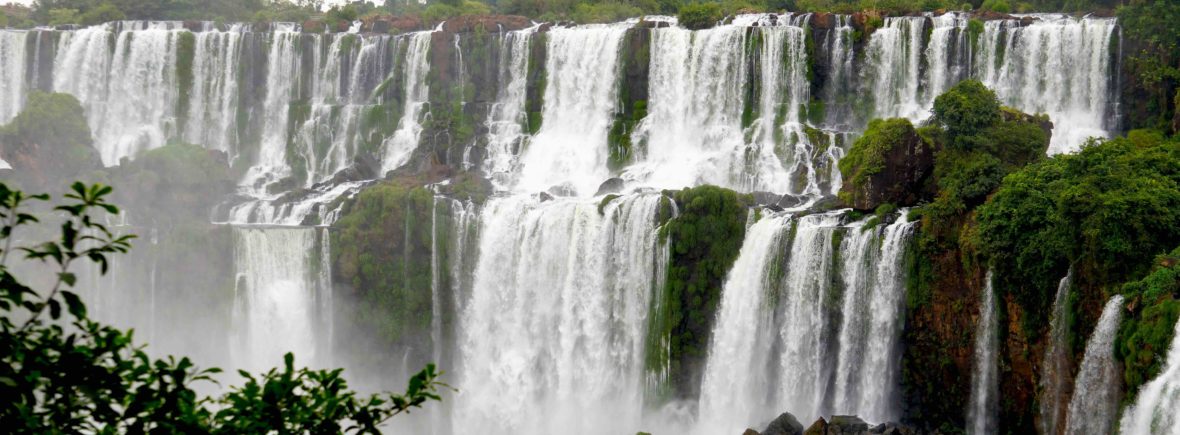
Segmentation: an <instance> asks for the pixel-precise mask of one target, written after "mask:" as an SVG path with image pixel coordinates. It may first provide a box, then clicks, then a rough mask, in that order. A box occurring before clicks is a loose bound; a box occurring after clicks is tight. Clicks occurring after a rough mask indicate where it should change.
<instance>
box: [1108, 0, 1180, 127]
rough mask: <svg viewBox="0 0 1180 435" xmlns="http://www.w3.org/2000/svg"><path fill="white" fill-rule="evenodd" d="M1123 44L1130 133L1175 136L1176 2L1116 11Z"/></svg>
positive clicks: (1179, 86) (1179, 98) (1178, 116)
mask: <svg viewBox="0 0 1180 435" xmlns="http://www.w3.org/2000/svg"><path fill="white" fill-rule="evenodd" d="M1118 16H1119V21H1120V22H1119V24H1121V25H1120V28H1121V29H1122V32H1123V35H1124V37H1125V38H1126V44H1125V49H1124V55H1125V57H1126V60H1125V62H1124V65H1125V70H1126V73H1128V74H1129V75H1130V86H1129V89H1130V91H1131V94H1130V95H1129V96H1127V97H1124V98H1126V100H1127V101H1128V102H1129V105H1130V107H1129V108H1128V109H1127V110H1128V112H1130V115H1131V116H1129V118H1130V121H1129V122H1130V123H1131V126H1130V127H1132V128H1154V129H1159V130H1163V131H1170V132H1172V133H1173V134H1175V133H1180V112H1177V110H1176V108H1177V106H1180V26H1177V25H1176V23H1177V22H1180V2H1177V1H1175V0H1132V1H1130V2H1129V4H1128V5H1127V6H1124V7H1121V8H1119V11H1118Z"/></svg>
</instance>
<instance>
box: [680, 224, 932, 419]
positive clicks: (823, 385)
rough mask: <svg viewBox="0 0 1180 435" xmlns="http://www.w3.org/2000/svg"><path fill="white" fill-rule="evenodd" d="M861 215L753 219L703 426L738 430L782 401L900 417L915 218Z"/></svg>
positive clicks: (826, 410)
mask: <svg viewBox="0 0 1180 435" xmlns="http://www.w3.org/2000/svg"><path fill="white" fill-rule="evenodd" d="M903 215H904V213H903ZM866 224H867V222H857V223H853V224H849V225H844V224H841V218H840V215H839V214H819V215H810V216H805V217H802V218H798V219H795V218H792V217H791V216H790V215H789V214H786V215H774V216H770V217H765V218H763V219H761V220H759V221H757V222H755V223H754V224H753V225H752V226H751V227H750V230H749V232H748V234H747V237H746V239H745V243H744V245H743V246H742V250H741V253H740V255H739V256H738V259H737V261H736V262H735V263H734V267H733V269H732V270H731V271H730V273H729V276H728V278H727V279H726V283H725V286H724V289H723V293H722V300H721V306H720V309H719V311H718V315H717V321H716V326H715V329H714V331H713V337H712V341H711V344H710V352H709V359H708V363H707V365H706V368H705V374H704V377H703V380H702V386H701V398H700V417H699V421H698V427H697V429H698V432H699V433H730V432H735V431H740V430H741V429H742V428H744V427H748V426H750V425H752V424H756V423H765V422H768V421H769V420H770V419H771V418H773V417H774V416H776V415H778V414H779V413H781V412H783V411H784V410H786V411H788V412H791V413H792V414H794V415H796V416H798V418H800V419H801V420H809V419H812V418H817V417H820V416H829V415H831V414H832V413H838V414H856V415H859V416H861V417H862V418H865V419H866V420H869V421H874V422H884V421H893V420H896V419H897V418H898V417H900V411H901V410H900V409H899V408H898V407H896V406H895V403H896V402H897V400H898V397H899V396H898V390H897V380H898V379H899V378H898V375H899V368H900V362H901V352H900V348H899V340H900V337H901V321H900V314H901V309H902V301H903V296H904V294H905V286H904V281H905V274H904V270H903V268H902V258H903V255H902V253H903V252H904V249H905V246H906V244H907V243H908V241H909V237H910V234H911V233H912V231H913V229H914V224H913V223H912V222H908V221H906V220H905V219H904V216H903V217H902V218H900V219H898V220H897V221H895V222H894V223H892V224H889V225H887V226H874V227H873V228H868V227H866ZM836 234H841V235H842V240H843V241H842V242H841V243H840V245H838V246H837V245H834V243H835V241H834V237H833V236H834V235H836ZM837 253H838V255H837ZM833 282H838V283H839V285H833V284H832V283H833ZM841 292H842V296H841ZM834 298H840V299H839V300H841V301H842V302H841V303H839V304H835V303H834V302H833V299H834ZM837 319H843V320H842V321H837ZM775 349H779V351H778V352H777V353H776V351H775ZM832 381H835V382H834V383H833V382H832ZM829 385H834V386H835V390H834V391H832V390H830V389H829Z"/></svg>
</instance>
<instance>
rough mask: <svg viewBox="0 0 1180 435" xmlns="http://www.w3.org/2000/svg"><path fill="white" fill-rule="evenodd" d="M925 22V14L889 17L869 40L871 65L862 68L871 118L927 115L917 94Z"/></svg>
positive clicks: (910, 117)
mask: <svg viewBox="0 0 1180 435" xmlns="http://www.w3.org/2000/svg"><path fill="white" fill-rule="evenodd" d="M926 21H927V18H926V17H889V18H886V19H885V25H884V26H883V27H881V28H880V29H877V30H876V31H875V32H873V35H872V37H871V38H870V39H869V47H868V57H869V64H870V67H869V68H868V69H866V70H865V71H866V74H869V77H867V81H866V83H867V84H868V85H869V86H871V88H870V90H869V91H870V92H871V94H870V95H872V98H873V102H874V103H873V104H874V111H873V116H874V117H877V118H894V117H901V118H909V119H910V120H911V121H915V122H917V121H921V120H924V119H926V118H927V117H928V116H929V107H928V105H927V104H926V101H925V100H924V99H923V97H922V95H921V94H920V93H919V91H920V90H921V89H920V86H921V79H922V76H921V74H922V53H923V49H922V46H923V45H922V38H923V36H924V32H925V29H926Z"/></svg>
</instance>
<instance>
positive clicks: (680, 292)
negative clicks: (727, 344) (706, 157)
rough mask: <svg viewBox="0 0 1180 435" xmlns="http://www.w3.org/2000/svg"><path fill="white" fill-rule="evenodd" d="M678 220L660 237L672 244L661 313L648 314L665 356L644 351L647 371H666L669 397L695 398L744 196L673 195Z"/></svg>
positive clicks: (740, 229)
mask: <svg viewBox="0 0 1180 435" xmlns="http://www.w3.org/2000/svg"><path fill="white" fill-rule="evenodd" d="M672 196H673V197H674V198H675V200H676V204H677V206H678V208H679V210H680V215H679V216H677V217H675V218H673V219H672V220H670V221H668V223H667V224H665V225H664V226H663V227H662V228H661V230H660V235H661V237H662V238H664V239H665V240H668V242H669V243H670V244H671V246H670V249H671V256H670V260H669V265H668V276H667V282H666V285H665V287H664V294H663V295H662V299H663V300H664V301H665V303H664V305H663V309H664V310H666V311H665V312H663V313H653V314H652V315H651V316H649V318H650V319H651V321H652V323H653V324H652V325H651V326H650V328H651V329H652V330H653V331H656V333H657V334H659V335H661V336H663V337H667V338H669V339H670V346H669V348H668V353H667V354H663V352H660V351H653V349H652V348H653V346H649V347H648V368H649V369H661V368H665V367H666V368H667V370H668V374H669V380H670V382H671V384H670V385H669V387H671V389H672V394H673V395H674V396H676V397H695V396H696V393H697V391H696V389H697V388H699V385H700V382H699V381H700V376H701V374H702V373H703V372H702V369H703V367H702V365H703V362H704V358H705V356H706V355H707V352H708V349H707V347H708V342H709V334H710V332H711V331H712V325H713V318H714V316H715V313H716V311H717V306H718V304H719V303H720V300H721V287H722V285H723V283H724V282H723V281H724V279H725V274H726V273H727V272H728V271H729V268H730V266H732V265H733V262H734V260H736V259H737V255H738V251H739V250H740V249H741V245H742V238H743V237H744V235H745V232H746V218H747V213H748V209H747V207H748V206H750V205H751V204H753V198H752V197H751V196H749V195H739V194H738V193H736V192H734V191H732V190H729V189H724V188H720V187H716V186H701V187H695V188H691V189H685V190H681V191H679V192H676V193H674V194H673V195H672Z"/></svg>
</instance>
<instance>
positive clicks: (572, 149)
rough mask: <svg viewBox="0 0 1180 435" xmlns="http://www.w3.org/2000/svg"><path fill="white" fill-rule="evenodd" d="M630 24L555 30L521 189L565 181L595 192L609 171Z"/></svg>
mask: <svg viewBox="0 0 1180 435" xmlns="http://www.w3.org/2000/svg"><path fill="white" fill-rule="evenodd" d="M627 28H628V26H626V25H619V24H610V25H586V26H578V27H568V28H567V27H558V28H553V29H550V30H549V32H548V35H547V39H548V41H549V44H548V50H547V53H548V55H547V56H546V60H545V71H546V74H547V76H546V77H547V81H546V86H545V106H544V109H543V110H542V124H541V130H540V131H538V132H537V135H536V136H535V137H533V138H532V140H531V141H529V146H528V148H527V149H526V150H525V151H524V154H523V155H522V156H521V159H520V164H521V168H520V178H519V182H518V183H517V189H519V190H523V191H541V190H546V189H549V188H550V187H553V186H558V185H561V186H563V187H565V188H567V190H572V191H574V192H577V193H578V194H581V195H589V194H592V193H594V191H595V189H597V188H598V185H599V184H600V183H601V182H602V181H603V180H605V179H606V178H607V177H608V176H609V175H608V172H607V168H606V151H607V147H606V139H607V131H608V129H609V128H610V124H611V119H612V117H611V115H612V114H613V113H614V111H615V106H616V100H617V92H616V90H617V88H616V86H617V85H618V74H619V71H618V70H619V67H618V64H619V62H618V60H619V46H620V45H621V44H622V41H623V34H624V33H625V32H626V31H627Z"/></svg>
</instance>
